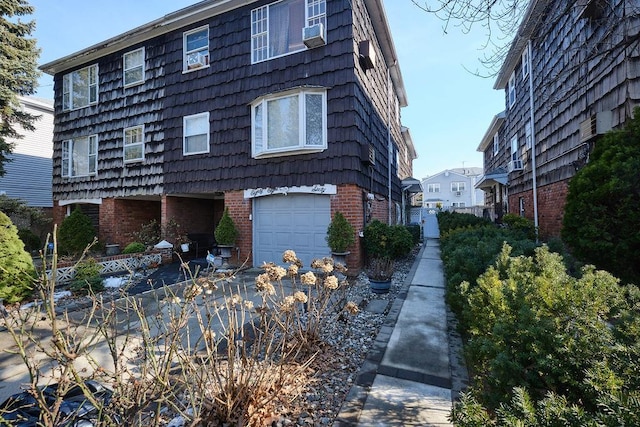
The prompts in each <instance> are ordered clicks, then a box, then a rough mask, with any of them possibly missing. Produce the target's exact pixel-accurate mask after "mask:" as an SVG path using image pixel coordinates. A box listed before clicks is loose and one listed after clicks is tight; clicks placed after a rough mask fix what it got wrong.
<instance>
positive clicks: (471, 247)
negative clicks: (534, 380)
mask: <svg viewBox="0 0 640 427" xmlns="http://www.w3.org/2000/svg"><path fill="white" fill-rule="evenodd" d="M462 215H466V214H462ZM442 236H443V237H441V239H440V249H441V256H442V260H443V268H444V274H445V280H446V288H447V292H446V299H447V302H448V303H449V305H450V306H451V309H452V310H453V311H454V312H455V313H456V314H457V315H458V316H459V318H460V322H461V324H462V323H464V315H463V314H464V312H465V308H464V302H463V301H462V300H461V299H460V294H459V292H458V287H459V286H460V284H461V283H462V282H466V283H469V285H468V286H470V287H473V286H475V283H476V279H477V278H478V277H479V276H480V275H481V274H482V273H484V272H485V270H486V269H487V268H488V267H489V266H490V265H492V264H494V263H495V261H496V259H497V258H498V255H499V254H500V251H501V250H502V247H503V245H504V243H505V242H506V243H508V244H509V245H510V246H511V247H512V253H513V254H514V255H533V251H534V249H535V248H536V246H537V245H536V243H535V242H533V241H532V240H529V239H527V238H526V237H524V236H523V234H522V233H521V232H517V231H513V230H510V229H507V228H499V227H496V226H495V225H493V224H486V223H485V224H484V225H480V226H476V227H471V226H467V227H466V228H457V229H454V230H451V231H449V232H447V233H444V234H442ZM461 326H463V327H464V325H461Z"/></svg>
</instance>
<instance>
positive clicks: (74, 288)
mask: <svg viewBox="0 0 640 427" xmlns="http://www.w3.org/2000/svg"><path fill="white" fill-rule="evenodd" d="M74 268H75V273H76V274H75V276H74V278H73V281H72V282H71V285H70V286H69V288H70V289H71V292H73V293H74V294H79V295H86V294H89V293H96V292H101V291H103V290H104V283H103V279H102V276H100V272H101V271H102V266H101V265H100V264H99V263H98V262H97V261H96V260H95V258H86V259H83V260H82V261H80V262H78V263H77V264H76V265H75V267H74Z"/></svg>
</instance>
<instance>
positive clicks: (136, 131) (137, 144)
mask: <svg viewBox="0 0 640 427" xmlns="http://www.w3.org/2000/svg"><path fill="white" fill-rule="evenodd" d="M138 150H139V151H140V155H139V156H136V157H129V158H127V157H128V156H127V153H130V152H132V151H133V152H135V151H138ZM122 158H123V160H124V162H125V163H135V162H141V161H144V125H138V126H131V127H128V128H125V129H123V131H122Z"/></svg>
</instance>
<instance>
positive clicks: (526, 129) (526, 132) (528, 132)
mask: <svg viewBox="0 0 640 427" xmlns="http://www.w3.org/2000/svg"><path fill="white" fill-rule="evenodd" d="M524 143H525V147H527V150H531V146H532V141H531V122H527V123H526V124H525V125H524Z"/></svg>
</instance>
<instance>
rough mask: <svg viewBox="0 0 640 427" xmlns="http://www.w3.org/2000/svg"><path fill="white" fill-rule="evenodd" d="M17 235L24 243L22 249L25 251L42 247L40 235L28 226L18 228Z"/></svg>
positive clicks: (37, 249)
mask: <svg viewBox="0 0 640 427" xmlns="http://www.w3.org/2000/svg"><path fill="white" fill-rule="evenodd" d="M18 237H20V240H22V243H24V249H25V250H26V251H27V252H33V251H39V250H40V249H42V240H40V237H39V236H38V235H37V234H36V233H34V232H33V231H31V230H29V229H28V228H21V229H19V230H18Z"/></svg>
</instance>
